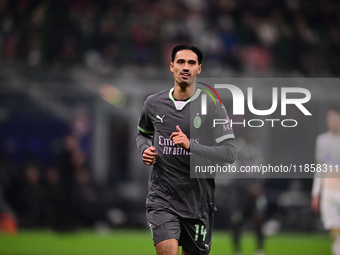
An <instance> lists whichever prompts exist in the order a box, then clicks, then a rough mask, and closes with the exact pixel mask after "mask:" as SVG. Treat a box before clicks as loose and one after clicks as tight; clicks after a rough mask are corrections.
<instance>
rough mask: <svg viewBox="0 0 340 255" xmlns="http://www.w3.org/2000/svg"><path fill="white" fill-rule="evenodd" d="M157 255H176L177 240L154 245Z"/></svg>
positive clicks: (168, 240)
mask: <svg viewBox="0 0 340 255" xmlns="http://www.w3.org/2000/svg"><path fill="white" fill-rule="evenodd" d="M155 247H156V252H157V255H178V240H177V239H167V240H163V241H160V242H158V243H157V244H156V245H155Z"/></svg>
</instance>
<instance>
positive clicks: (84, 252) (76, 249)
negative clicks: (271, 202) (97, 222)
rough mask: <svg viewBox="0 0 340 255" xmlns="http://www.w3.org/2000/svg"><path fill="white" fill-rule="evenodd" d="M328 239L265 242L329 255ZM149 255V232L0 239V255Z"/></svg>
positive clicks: (286, 253) (247, 239) (247, 246)
mask: <svg viewBox="0 0 340 255" xmlns="http://www.w3.org/2000/svg"><path fill="white" fill-rule="evenodd" d="M330 245H331V240H330V238H329V237H328V236H327V235H315V234H295V233H291V234H279V235H276V236H271V237H268V238H267V239H266V253H267V254H268V255H331V252H330ZM242 246H243V251H244V254H245V255H252V254H253V252H254V248H255V239H254V236H252V235H251V234H246V235H245V236H244V238H243V241H242ZM9 254H10V255H57V254H58V255H59V254H62V255H78V254H81V255H90V254H91V255H94V254H95V255H106V254H107V255H109V254H110V255H135V254H138V255H149V254H156V252H155V249H154V247H153V243H152V240H151V234H150V232H149V231H148V230H113V231H111V232H109V233H107V234H105V235H101V234H98V233H97V232H94V231H81V232H77V233H75V234H56V233H54V232H50V231H42V230H37V231H20V232H19V234H17V235H15V236H7V235H0V255H9ZM210 254H212V255H231V254H232V252H231V239H230V235H229V234H228V233H227V232H226V231H224V232H222V231H215V232H214V233H213V240H212V249H211V253H210Z"/></svg>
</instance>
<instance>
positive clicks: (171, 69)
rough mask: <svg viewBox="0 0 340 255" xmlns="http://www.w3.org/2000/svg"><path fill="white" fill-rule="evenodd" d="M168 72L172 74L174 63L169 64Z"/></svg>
mask: <svg viewBox="0 0 340 255" xmlns="http://www.w3.org/2000/svg"><path fill="white" fill-rule="evenodd" d="M170 71H171V72H174V63H172V62H170Z"/></svg>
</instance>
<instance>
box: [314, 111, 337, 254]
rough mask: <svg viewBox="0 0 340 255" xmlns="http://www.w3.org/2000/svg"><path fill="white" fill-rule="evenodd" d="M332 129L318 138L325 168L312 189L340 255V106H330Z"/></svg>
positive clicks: (320, 160) (320, 159) (317, 209)
mask: <svg viewBox="0 0 340 255" xmlns="http://www.w3.org/2000/svg"><path fill="white" fill-rule="evenodd" d="M326 123H327V127H328V131H327V132H325V133H322V134H320V135H319V136H318V137H317V139H316V152H315V154H316V155H315V156H316V163H317V164H322V165H321V168H320V169H322V170H324V171H320V172H316V173H315V176H314V181H313V188H312V209H313V211H314V212H315V213H320V214H321V219H322V223H323V226H324V228H325V229H327V230H329V231H330V234H331V236H332V238H333V245H332V252H333V254H334V255H340V178H339V177H340V173H339V172H338V173H336V172H337V171H339V168H340V105H333V106H331V107H330V108H329V110H328V112H327V117H326Z"/></svg>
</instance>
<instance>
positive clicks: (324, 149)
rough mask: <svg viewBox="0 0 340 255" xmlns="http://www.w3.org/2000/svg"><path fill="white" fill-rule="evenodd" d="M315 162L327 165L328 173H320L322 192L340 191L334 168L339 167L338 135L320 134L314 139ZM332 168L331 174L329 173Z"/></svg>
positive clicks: (339, 183) (339, 149) (339, 140)
mask: <svg viewBox="0 0 340 255" xmlns="http://www.w3.org/2000/svg"><path fill="white" fill-rule="evenodd" d="M315 157H316V161H317V162H318V163H321V164H326V165H328V166H329V167H328V170H329V171H328V172H327V173H322V174H323V175H324V176H323V177H325V178H323V179H322V188H323V189H324V190H337V191H338V192H339V191H340V178H339V177H340V176H339V173H334V172H335V171H336V166H340V135H333V134H332V133H331V132H326V133H323V134H320V135H319V136H318V137H317V139H316V152H315ZM330 166H331V167H332V171H333V173H331V172H330V169H331V167H330Z"/></svg>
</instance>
